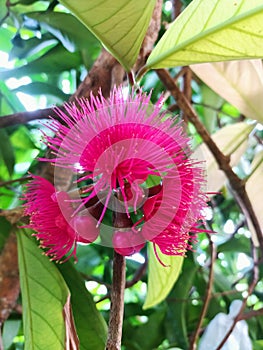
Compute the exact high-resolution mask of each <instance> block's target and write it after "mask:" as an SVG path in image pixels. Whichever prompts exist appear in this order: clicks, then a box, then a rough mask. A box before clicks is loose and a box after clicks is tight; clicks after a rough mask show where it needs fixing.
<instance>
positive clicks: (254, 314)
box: [238, 307, 263, 321]
mask: <svg viewBox="0 0 263 350" xmlns="http://www.w3.org/2000/svg"><path fill="white" fill-rule="evenodd" d="M262 315H263V307H262V308H261V309H258V310H251V311H248V312H244V313H243V314H242V315H240V317H239V318H238V321H240V320H249V319H250V318H252V317H258V316H262Z"/></svg>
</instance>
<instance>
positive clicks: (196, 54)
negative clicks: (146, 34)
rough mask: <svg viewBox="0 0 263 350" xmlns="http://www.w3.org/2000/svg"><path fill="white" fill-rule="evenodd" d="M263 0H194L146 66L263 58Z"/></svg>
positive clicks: (168, 32) (157, 66) (170, 65)
mask: <svg viewBox="0 0 263 350" xmlns="http://www.w3.org/2000/svg"><path fill="white" fill-rule="evenodd" d="M262 39H263V3H262V0H254V1H246V0H236V1H229V0H220V1H218V0H202V1H201V0H193V1H192V2H191V4H190V5H189V6H188V7H187V8H186V9H185V10H184V11H183V12H182V14H181V15H180V16H179V17H178V18H177V19H176V20H175V21H174V22H173V23H172V24H171V25H170V27H169V29H168V30H167V31H166V33H165V34H164V35H163V37H162V38H161V39H160V41H159V42H158V44H157V46H156V47H155V49H154V50H153V51H152V53H151V54H150V56H149V58H148V60H147V63H146V68H148V69H151V68H165V67H175V66H182V65H189V64H193V63H203V62H217V61H227V60H234V59H244V58H261V57H263V46H262Z"/></svg>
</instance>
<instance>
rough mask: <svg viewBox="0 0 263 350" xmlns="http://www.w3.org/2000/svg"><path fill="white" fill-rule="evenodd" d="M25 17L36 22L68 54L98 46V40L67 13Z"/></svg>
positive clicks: (48, 13)
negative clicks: (56, 40) (54, 38)
mask: <svg viewBox="0 0 263 350" xmlns="http://www.w3.org/2000/svg"><path fill="white" fill-rule="evenodd" d="M26 15H27V17H29V18H33V19H35V20H37V21H38V22H39V23H40V24H41V27H42V28H43V29H45V30H47V31H49V32H50V33H52V34H53V35H54V36H55V37H56V38H57V39H58V40H60V41H61V43H62V44H63V45H64V47H65V48H66V49H67V50H68V51H70V52H75V51H78V50H79V49H83V48H88V47H89V46H91V45H96V46H99V42H98V40H97V39H96V38H95V37H94V36H93V35H92V34H91V32H90V31H89V30H88V29H87V28H86V27H85V26H84V25H83V24H82V23H81V22H79V21H78V20H77V18H76V17H74V16H72V15H71V14H69V13H62V12H44V11H41V12H33V13H27V14H26Z"/></svg>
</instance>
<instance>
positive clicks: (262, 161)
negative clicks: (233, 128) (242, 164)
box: [246, 151, 263, 246]
mask: <svg viewBox="0 0 263 350" xmlns="http://www.w3.org/2000/svg"><path fill="white" fill-rule="evenodd" d="M251 167H252V172H251V175H250V177H249V178H248V180H247V183H246V190H247V194H248V197H249V199H250V201H251V204H252V207H253V209H254V212H255V214H256V216H257V219H258V222H259V225H260V227H261V230H262V232H263V210H262V193H263V151H262V152H259V153H258V154H257V155H256V156H255V158H254V160H253V162H252V164H251ZM248 227H249V229H250V232H251V235H252V239H253V242H254V244H255V245H256V246H258V239H257V235H256V233H255V232H254V228H253V225H252V224H251V222H250V221H248Z"/></svg>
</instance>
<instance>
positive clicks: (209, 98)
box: [201, 84, 223, 133]
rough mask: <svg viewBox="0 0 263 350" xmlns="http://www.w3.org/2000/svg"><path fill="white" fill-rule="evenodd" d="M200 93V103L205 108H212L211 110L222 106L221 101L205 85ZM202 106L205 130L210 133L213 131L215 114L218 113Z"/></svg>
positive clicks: (215, 119)
mask: <svg viewBox="0 0 263 350" xmlns="http://www.w3.org/2000/svg"><path fill="white" fill-rule="evenodd" d="M201 92H202V102H203V104H204V105H205V106H206V105H208V106H212V107H213V108H220V107H221V106H222V104H223V99H222V98H221V97H220V96H219V95H218V94H216V93H215V92H214V91H213V90H211V89H210V88H209V87H208V86H207V85H204V84H203V85H202V86H201ZM205 106H204V109H203V114H204V125H205V127H206V129H207V130H208V131H209V132H210V133H212V132H213V131H214V130H215V126H216V121H217V114H218V112H217V111H216V110H215V109H212V108H207V107H205Z"/></svg>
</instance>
